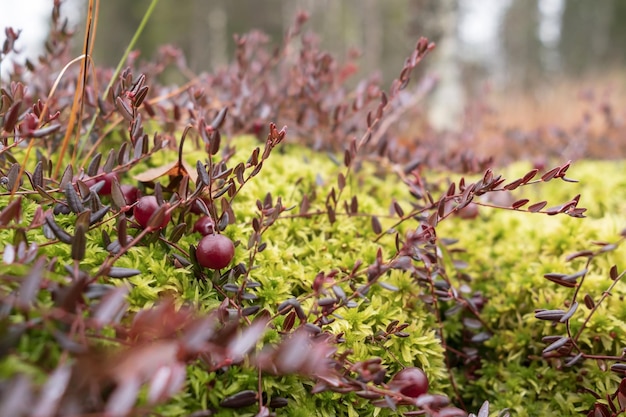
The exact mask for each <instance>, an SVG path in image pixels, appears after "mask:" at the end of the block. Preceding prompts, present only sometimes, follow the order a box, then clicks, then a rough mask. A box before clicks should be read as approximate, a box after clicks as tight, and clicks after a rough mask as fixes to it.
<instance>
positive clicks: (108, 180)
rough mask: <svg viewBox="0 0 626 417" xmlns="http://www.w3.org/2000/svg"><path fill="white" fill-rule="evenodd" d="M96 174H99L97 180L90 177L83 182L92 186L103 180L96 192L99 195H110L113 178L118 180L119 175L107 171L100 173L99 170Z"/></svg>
mask: <svg viewBox="0 0 626 417" xmlns="http://www.w3.org/2000/svg"><path fill="white" fill-rule="evenodd" d="M98 175H100V176H99V177H98V179H97V180H96V179H93V178H90V179H88V180H87V181H85V184H87V187H92V186H93V185H95V184H97V183H99V182H101V181H104V183H103V184H102V188H100V190H98V194H99V195H111V184H112V183H113V178H117V179H118V181H119V176H118V175H117V173H116V172H107V173H106V174H104V175H102V171H100V172H99V173H98Z"/></svg>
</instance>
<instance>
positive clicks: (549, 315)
mask: <svg viewBox="0 0 626 417" xmlns="http://www.w3.org/2000/svg"><path fill="white" fill-rule="evenodd" d="M564 314H565V311H563V310H537V311H535V318H537V319H539V320H549V321H559V320H561V317H563V315H564Z"/></svg>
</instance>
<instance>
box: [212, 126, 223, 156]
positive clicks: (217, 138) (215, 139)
mask: <svg viewBox="0 0 626 417" xmlns="http://www.w3.org/2000/svg"><path fill="white" fill-rule="evenodd" d="M210 141H211V144H210V145H209V146H210V148H209V153H210V154H211V155H215V154H217V152H218V151H219V150H220V142H221V141H222V135H221V134H220V132H219V130H216V131H214V132H213V133H212V134H211V138H210Z"/></svg>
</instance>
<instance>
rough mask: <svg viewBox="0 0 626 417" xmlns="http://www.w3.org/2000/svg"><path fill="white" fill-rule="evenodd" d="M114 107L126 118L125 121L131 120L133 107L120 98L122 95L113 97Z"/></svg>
mask: <svg viewBox="0 0 626 417" xmlns="http://www.w3.org/2000/svg"><path fill="white" fill-rule="evenodd" d="M115 107H116V108H117V110H118V112H119V113H120V114H121V115H122V117H124V119H126V121H127V122H132V121H133V119H134V117H133V109H132V108H131V107H130V106H129V105H128V103H126V101H125V100H124V99H122V97H120V96H117V97H116V98H115Z"/></svg>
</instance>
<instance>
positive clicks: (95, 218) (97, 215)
mask: <svg viewBox="0 0 626 417" xmlns="http://www.w3.org/2000/svg"><path fill="white" fill-rule="evenodd" d="M110 209H111V206H104V207H102V208H101V209H100V210H98V211H95V212H93V213H91V215H90V216H89V224H90V225H91V224H94V223H97V222H99V221H100V220H102V219H103V218H104V216H106V214H107V213H108V212H109V210H110Z"/></svg>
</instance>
